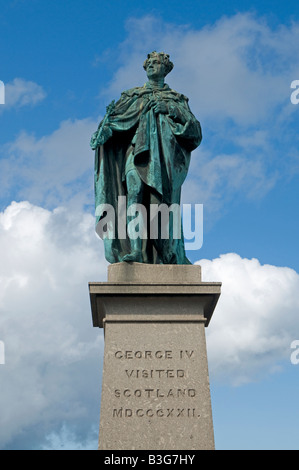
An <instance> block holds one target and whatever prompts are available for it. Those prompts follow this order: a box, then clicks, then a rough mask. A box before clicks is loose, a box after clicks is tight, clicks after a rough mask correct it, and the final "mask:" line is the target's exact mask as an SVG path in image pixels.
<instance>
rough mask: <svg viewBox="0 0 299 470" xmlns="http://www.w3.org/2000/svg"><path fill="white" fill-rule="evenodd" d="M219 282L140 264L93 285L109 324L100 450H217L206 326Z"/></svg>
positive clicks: (191, 271) (183, 269) (121, 267)
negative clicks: (206, 280) (209, 281)
mask: <svg viewBox="0 0 299 470" xmlns="http://www.w3.org/2000/svg"><path fill="white" fill-rule="evenodd" d="M220 286H221V284H220V283H204V282H202V281H201V269H200V266H192V265H191V266H185V265H184V266H180V265H170V266H168V265H143V264H139V263H130V264H129V263H118V264H115V265H111V266H109V270H108V282H106V283H105V282H104V283H90V285H89V289H90V298H91V306H92V316H93V324H94V326H98V327H104V328H105V330H104V331H105V354H104V369H103V381H102V401H101V419H100V437H99V449H102V450H134V449H136V450H137V449H139V450H183V449H186V450H187V449H190V450H192V449H194V450H195V449H206V450H208V449H214V434H213V421H212V410H211V399H210V388H209V374H208V361H207V353H206V341H205V327H206V326H207V325H208V323H209V321H210V319H211V316H212V313H213V310H214V308H215V306H216V303H217V300H218V298H219V295H220Z"/></svg>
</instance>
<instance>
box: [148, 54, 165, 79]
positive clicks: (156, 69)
mask: <svg viewBox="0 0 299 470" xmlns="http://www.w3.org/2000/svg"><path fill="white" fill-rule="evenodd" d="M146 73H147V76H148V78H162V77H163V78H164V77H165V66H164V64H163V62H162V61H161V59H160V58H159V56H152V57H150V58H149V59H148V61H147V67H146Z"/></svg>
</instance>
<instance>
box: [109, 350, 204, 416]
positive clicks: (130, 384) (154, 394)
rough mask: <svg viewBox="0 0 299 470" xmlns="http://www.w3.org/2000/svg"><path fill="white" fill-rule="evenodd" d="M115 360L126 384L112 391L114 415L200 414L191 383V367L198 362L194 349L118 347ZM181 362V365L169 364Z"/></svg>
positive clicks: (194, 389)
mask: <svg viewBox="0 0 299 470" xmlns="http://www.w3.org/2000/svg"><path fill="white" fill-rule="evenodd" d="M113 360H114V361H116V362H117V363H118V366H117V369H118V370H121V372H120V373H121V374H122V373H123V379H125V380H122V383H125V384H126V385H127V386H126V387H122V388H121V387H117V386H116V387H115V388H114V389H113V391H112V394H113V397H112V399H113V406H112V417H113V418H115V419H123V418H132V417H137V418H153V419H154V418H160V419H162V418H163V419H164V418H190V419H196V418H199V417H200V413H199V412H198V410H197V408H196V397H197V396H198V391H197V390H196V388H194V386H190V383H189V382H190V380H189V370H188V369H189V367H188V366H189V364H190V363H191V362H194V361H196V353H195V351H194V350H180V349H178V350H138V351H134V350H118V351H116V352H115V353H114V359H113ZM133 363H134V365H133ZM180 363H182V367H180V368H176V367H170V365H171V364H173V366H174V365H178V364H180ZM136 364H137V365H139V364H140V367H136ZM163 364H164V366H163ZM120 365H123V366H124V367H123V369H122V367H120ZM155 366H156V367H155Z"/></svg>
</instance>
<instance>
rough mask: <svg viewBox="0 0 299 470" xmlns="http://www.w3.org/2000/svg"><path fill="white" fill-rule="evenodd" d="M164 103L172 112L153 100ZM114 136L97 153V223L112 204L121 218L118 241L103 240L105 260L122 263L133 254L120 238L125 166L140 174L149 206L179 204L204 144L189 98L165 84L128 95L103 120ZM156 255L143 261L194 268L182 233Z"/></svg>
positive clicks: (106, 238) (157, 251) (138, 90)
mask: <svg viewBox="0 0 299 470" xmlns="http://www.w3.org/2000/svg"><path fill="white" fill-rule="evenodd" d="M159 100H162V101H164V102H165V103H166V104H167V106H168V114H155V112H154V110H153V101H154V102H157V101H159ZM103 121H104V122H105V124H104V126H102V127H101V123H100V125H99V129H100V130H99V131H98V132H101V131H102V130H103V128H104V127H108V128H109V129H110V131H109V132H110V135H111V134H112V135H111V137H110V138H108V140H107V141H106V142H105V143H104V144H103V145H101V146H100V147H97V149H96V153H95V205H96V217H97V219H96V222H97V223H98V222H99V220H101V218H102V217H103V213H101V210H99V208H101V207H103V206H102V205H105V204H109V205H111V206H112V207H113V208H114V210H115V214H116V218H115V227H114V231H115V237H107V236H106V237H104V245H105V256H106V259H107V260H108V261H109V262H110V263H116V262H120V261H122V258H123V257H124V255H125V254H127V253H128V252H129V251H130V243H129V240H128V239H127V238H126V239H123V238H120V237H119V236H118V220H117V215H118V211H119V207H118V202H119V199H118V198H119V196H126V195H127V188H126V182H125V172H126V165H127V164H128V161H130V165H131V166H132V165H133V166H134V167H135V169H136V170H137V172H138V174H139V176H140V178H141V180H142V181H143V183H144V188H145V194H146V197H145V201H144V203H145V205H148V204H150V203H151V196H153V197H154V200H155V202H156V201H158V202H159V203H161V204H162V203H163V204H167V205H168V206H169V205H170V204H174V203H175V204H180V195H181V186H182V184H183V182H184V180H185V178H186V176H187V172H188V168H189V164H190V156H191V151H192V150H194V149H195V148H196V147H197V146H198V145H199V144H200V142H201V139H202V134H201V127H200V123H199V122H198V121H197V119H196V118H195V116H194V115H193V114H192V112H191V110H190V108H189V105H188V98H186V97H185V96H184V95H182V94H179V93H177V92H176V91H174V90H172V89H170V88H169V86H168V85H166V84H165V85H164V87H163V88H162V89H153V88H152V87H151V85H150V84H149V83H146V84H145V85H144V86H143V87H136V88H132V89H130V90H127V91H124V92H123V93H122V94H121V97H120V99H119V101H118V102H117V103H116V104H115V107H114V109H113V111H112V112H111V114H110V115H109V116H107V117H106V119H105V118H104V120H103ZM155 248H156V256H155V258H154V260H153V259H151V260H150V261H148V260H149V258H148V257H147V256H145V257H144V261H143V262H154V263H163V264H189V263H190V262H189V260H188V259H187V258H186V256H185V250H184V240H183V235H182V237H181V239H180V240H168V241H163V242H162V244H161V243H160V245H159V243H158V244H156V245H155Z"/></svg>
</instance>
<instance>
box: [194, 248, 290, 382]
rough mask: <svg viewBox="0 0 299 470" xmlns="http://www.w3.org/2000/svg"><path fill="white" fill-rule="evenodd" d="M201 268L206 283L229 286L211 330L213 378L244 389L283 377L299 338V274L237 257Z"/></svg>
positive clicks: (203, 263)
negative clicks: (252, 383)
mask: <svg viewBox="0 0 299 470" xmlns="http://www.w3.org/2000/svg"><path fill="white" fill-rule="evenodd" d="M199 264H200V265H201V266H202V271H203V280H204V281H217V280H220V281H222V282H223V286H222V295H221V297H220V300H219V303H218V306H217V308H216V310H215V313H214V316H213V318H212V321H211V324H210V326H209V328H208V330H207V343H208V353H209V362H210V369H211V373H212V376H213V377H215V378H217V379H221V380H224V381H226V382H229V383H234V384H241V383H244V382H250V381H252V380H256V379H258V378H260V376H261V374H267V373H271V372H275V371H278V370H279V368H280V366H281V364H283V362H284V361H289V360H290V354H291V349H290V344H291V342H292V341H293V340H294V339H296V337H297V336H298V331H299V315H298V314H299V299H298V290H299V275H298V273H296V271H294V270H293V269H290V268H286V267H277V266H271V265H261V264H260V263H259V261H258V260H257V259H251V260H249V259H243V258H241V257H240V256H239V255H237V254H235V253H229V254H226V255H222V256H220V258H217V259H214V260H212V261H209V260H201V261H200V262H199Z"/></svg>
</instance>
